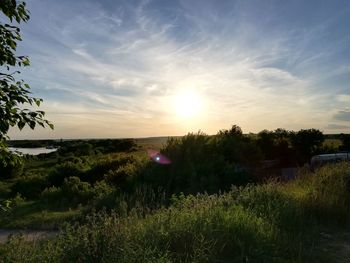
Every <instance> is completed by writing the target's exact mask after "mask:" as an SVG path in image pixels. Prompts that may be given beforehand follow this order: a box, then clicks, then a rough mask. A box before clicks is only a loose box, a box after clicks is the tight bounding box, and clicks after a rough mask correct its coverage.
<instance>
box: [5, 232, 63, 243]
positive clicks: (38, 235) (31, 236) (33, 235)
mask: <svg viewBox="0 0 350 263" xmlns="http://www.w3.org/2000/svg"><path fill="white" fill-rule="evenodd" d="M16 234H22V235H23V237H24V239H25V240H28V241H35V240H38V239H42V238H48V237H53V236H55V235H57V234H58V231H44V230H5V229H0V243H5V242H6V241H7V240H8V238H9V237H10V236H11V235H16Z"/></svg>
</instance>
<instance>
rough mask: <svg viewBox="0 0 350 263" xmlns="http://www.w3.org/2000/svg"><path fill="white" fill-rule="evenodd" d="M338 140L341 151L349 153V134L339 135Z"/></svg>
mask: <svg viewBox="0 0 350 263" xmlns="http://www.w3.org/2000/svg"><path fill="white" fill-rule="evenodd" d="M340 139H341V141H342V146H341V149H342V150H343V151H350V134H343V133H342V134H340Z"/></svg>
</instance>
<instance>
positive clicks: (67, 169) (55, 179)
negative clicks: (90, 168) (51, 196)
mask: <svg viewBox="0 0 350 263" xmlns="http://www.w3.org/2000/svg"><path fill="white" fill-rule="evenodd" d="M85 169H86V166H85V164H84V163H83V162H82V160H81V159H79V158H75V161H74V162H73V161H67V162H64V163H62V164H58V165H56V166H55V167H54V169H53V171H51V172H50V174H49V177H48V180H49V183H50V185H51V186H61V185H62V183H63V181H64V180H65V178H68V177H72V176H75V177H81V176H82V175H83V174H84V172H85Z"/></svg>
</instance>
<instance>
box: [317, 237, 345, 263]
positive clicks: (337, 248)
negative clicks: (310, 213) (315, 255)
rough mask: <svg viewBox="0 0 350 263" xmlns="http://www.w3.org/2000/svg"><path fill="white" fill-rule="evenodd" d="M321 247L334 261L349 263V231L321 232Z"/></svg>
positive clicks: (336, 262)
mask: <svg viewBox="0 0 350 263" xmlns="http://www.w3.org/2000/svg"><path fill="white" fill-rule="evenodd" d="M321 236H322V249H323V250H324V251H325V252H327V254H328V255H329V256H330V258H331V259H332V262H335V263H338V262H339V263H350V232H347V231H345V232H341V233H339V232H337V233H334V232H330V233H328V232H327V233H321Z"/></svg>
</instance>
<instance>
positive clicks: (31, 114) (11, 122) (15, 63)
mask: <svg viewBox="0 0 350 263" xmlns="http://www.w3.org/2000/svg"><path fill="white" fill-rule="evenodd" d="M0 11H1V12H0V16H1V20H0V66H1V71H0V164H2V165H4V166H6V165H8V164H9V163H13V162H16V161H17V158H16V157H15V156H13V155H11V154H10V153H9V151H8V149H7V146H6V140H7V139H8V138H9V137H8V131H9V128H10V127H14V126H17V127H18V128H19V129H20V130H21V129H23V127H24V126H26V125H28V126H29V127H30V128H31V129H34V128H35V126H36V125H37V124H38V125H40V126H42V127H45V126H49V127H50V128H51V129H53V125H52V124H51V123H50V122H49V121H48V120H46V119H45V118H44V115H45V112H43V111H39V110H33V107H35V106H37V107H39V106H40V103H41V102H42V99H38V98H35V97H32V95H31V92H30V86H29V85H28V84H27V83H26V82H25V81H24V80H22V79H18V76H19V74H20V71H19V69H20V68H21V67H25V66H29V59H28V57H27V56H18V55H16V54H15V53H16V50H17V43H18V42H19V41H22V38H21V34H20V28H19V27H18V26H19V24H20V23H21V22H27V21H28V20H29V11H28V10H27V9H26V4H25V3H24V2H19V3H17V2H16V0H1V1H0ZM6 20H7V23H6V22H4V21H6ZM28 106H29V108H30V109H28V108H26V107H28Z"/></svg>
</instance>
